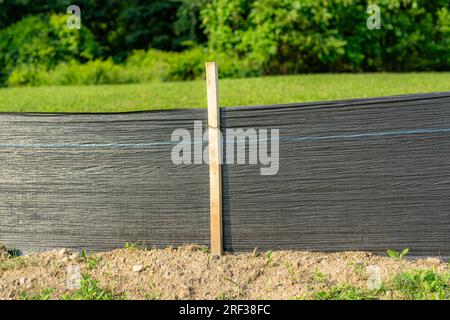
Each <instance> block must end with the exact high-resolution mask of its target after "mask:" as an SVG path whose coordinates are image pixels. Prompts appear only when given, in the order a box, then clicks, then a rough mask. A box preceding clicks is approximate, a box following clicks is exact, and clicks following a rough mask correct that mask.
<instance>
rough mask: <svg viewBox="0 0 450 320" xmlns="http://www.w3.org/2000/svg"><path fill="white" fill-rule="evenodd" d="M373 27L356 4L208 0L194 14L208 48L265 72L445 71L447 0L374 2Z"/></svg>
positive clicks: (356, 0)
mask: <svg viewBox="0 0 450 320" xmlns="http://www.w3.org/2000/svg"><path fill="white" fill-rule="evenodd" d="M376 4H377V5H379V6H380V9H381V29H380V30H369V29H368V28H367V26H366V20H367V18H368V16H369V15H368V14H367V13H366V8H367V6H368V2H367V1H363V0H320V1H317V0H297V1H292V0H216V1H213V2H210V3H209V4H208V5H207V6H206V8H205V9H204V10H202V13H201V14H202V19H203V26H204V28H205V32H206V34H207V35H208V38H209V41H208V44H209V48H210V49H212V50H214V51H221V52H233V53H234V54H237V55H238V56H239V57H244V58H245V59H248V60H250V61H252V62H253V63H254V64H259V65H261V68H262V71H263V72H264V73H265V74H287V73H299V72H329V71H332V72H337V71H421V70H449V69H450V60H449V59H450V58H449V56H450V55H449V54H448V52H449V51H450V40H449V38H450V34H449V29H450V28H449V24H450V16H449V11H448V8H447V7H448V0H436V1H431V2H425V1H417V0H379V1H377V2H376Z"/></svg>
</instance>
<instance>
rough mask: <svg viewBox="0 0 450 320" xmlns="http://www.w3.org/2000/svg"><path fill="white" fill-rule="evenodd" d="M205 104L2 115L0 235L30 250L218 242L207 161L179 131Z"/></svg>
mask: <svg viewBox="0 0 450 320" xmlns="http://www.w3.org/2000/svg"><path fill="white" fill-rule="evenodd" d="M204 119H206V112H205V110H186V111H184V110H179V111H176V112H175V111H155V112H142V113H141V112H138V113H123V114H83V115H75V114H58V115H53V114H52V115H50V114H0V164H1V165H0V168H1V174H0V179H1V180H0V242H3V243H6V244H7V245H8V246H9V247H14V248H18V249H20V250H22V251H23V252H29V251H42V250H46V249H50V248H55V247H66V248H74V249H82V248H86V249H88V250H106V249H111V248H117V247H123V245H124V244H125V243H126V242H137V241H140V242H141V244H142V243H145V244H146V245H148V246H150V247H151V246H153V245H157V246H168V245H181V244H186V243H200V244H204V245H208V244H209V198H208V195H209V175H208V166H207V165H174V164H173V163H172V161H171V149H172V147H173V146H172V145H171V143H170V141H171V133H172V131H173V130H175V129H177V128H183V127H185V128H186V129H190V128H192V123H193V121H194V120H204Z"/></svg>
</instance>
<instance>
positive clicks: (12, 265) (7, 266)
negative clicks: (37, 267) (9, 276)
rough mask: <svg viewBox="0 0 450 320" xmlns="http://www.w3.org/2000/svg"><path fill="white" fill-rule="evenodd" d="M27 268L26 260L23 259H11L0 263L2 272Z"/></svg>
mask: <svg viewBox="0 0 450 320" xmlns="http://www.w3.org/2000/svg"><path fill="white" fill-rule="evenodd" d="M25 266H26V263H25V260H24V259H23V258H22V257H11V258H9V259H5V260H2V261H1V262H0V270H1V271H7V270H14V269H21V268H24V267H25Z"/></svg>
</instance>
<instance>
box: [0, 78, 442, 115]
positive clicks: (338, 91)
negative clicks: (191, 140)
mask: <svg viewBox="0 0 450 320" xmlns="http://www.w3.org/2000/svg"><path fill="white" fill-rule="evenodd" d="M438 91H450V72H446V73H403V74H393V73H378V74H367V73H366V74H339V75H338V74H316V75H298V76H278V77H263V78H247V79H224V80H221V81H220V104H221V106H240V105H259V104H275V103H290V102H306V101H321V100H333V99H347V98H364V97H376V96H386V95H396V94H407V93H424V92H438ZM205 105H206V94H205V83H204V81H189V82H165V83H158V82H155V83H146V84H131V85H103V86H67V87H25V88H2V89H0V111H1V112H8V111H9V112H118V111H135V110H154V109H175V108H193V107H201V108H202V107H205Z"/></svg>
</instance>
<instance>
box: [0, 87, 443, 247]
mask: <svg viewBox="0 0 450 320" xmlns="http://www.w3.org/2000/svg"><path fill="white" fill-rule="evenodd" d="M206 117H207V115H206V109H200V110H198V109H196V110H194V109H192V110H174V111H153V112H138V113H122V114H79V115H76V114H0V163H1V174H0V179H1V180H0V242H3V243H5V244H7V245H8V246H9V247H15V248H18V249H20V250H22V251H24V252H27V251H41V250H45V249H50V248H55V247H68V248H74V249H81V248H85V249H88V250H105V249H111V248H115V247H122V246H123V244H124V243H125V242H136V241H140V242H142V243H145V244H146V245H148V246H158V247H161V246H166V245H179V244H184V243H199V244H205V245H208V244H209V190H208V188H209V174H208V166H207V165H206V164H201V165H200V164H192V165H186V164H183V165H175V164H173V163H172V161H171V151H172V148H173V146H174V144H173V143H172V142H171V134H172V132H173V130H174V129H178V128H185V129H188V130H189V131H191V132H192V131H193V129H192V128H193V121H194V120H201V121H202V122H203V123H205V120H206ZM221 118H222V129H223V130H225V129H227V128H230V129H236V128H243V129H247V128H254V129H279V130H280V131H279V132H280V143H279V145H280V147H279V148H280V149H279V157H280V159H279V162H280V163H279V172H278V174H276V175H273V176H267V175H265V176H262V175H260V169H261V165H259V164H258V165H249V164H246V165H238V164H224V165H223V170H222V171H223V172H222V175H223V226H224V244H225V248H226V249H227V250H232V251H246V250H253V249H254V248H255V247H258V248H260V249H277V248H290V249H310V250H325V251H336V250H371V251H375V252H381V251H384V250H386V249H388V248H389V249H390V248H393V249H403V248H410V249H411V252H412V254H414V255H443V256H449V255H450V211H449V207H450V198H449V195H450V92H447V93H435V94H422V95H408V96H397V97H385V98H374V99H357V100H347V101H331V102H317V103H308V104H292V105H277V106H260V107H238V108H225V109H222V110H221ZM203 128H204V129H205V128H206V126H205V125H204V126H203ZM197 142H198V141H197ZM205 145H206V144H205ZM226 145H227V143H225V146H224V149H226Z"/></svg>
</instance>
